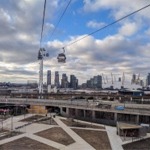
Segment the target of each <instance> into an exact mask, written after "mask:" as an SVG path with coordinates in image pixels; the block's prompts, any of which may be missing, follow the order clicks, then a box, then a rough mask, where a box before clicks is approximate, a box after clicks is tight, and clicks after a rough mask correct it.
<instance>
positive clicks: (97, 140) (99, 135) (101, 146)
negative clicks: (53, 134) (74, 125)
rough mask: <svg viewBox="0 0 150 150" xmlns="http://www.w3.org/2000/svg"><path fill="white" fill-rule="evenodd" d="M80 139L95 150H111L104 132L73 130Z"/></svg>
mask: <svg viewBox="0 0 150 150" xmlns="http://www.w3.org/2000/svg"><path fill="white" fill-rule="evenodd" d="M73 131H75V132H76V133H77V134H78V135H79V136H80V137H81V138H83V139H84V140H85V141H86V142H87V143H89V144H90V145H91V146H93V147H94V148H95V149H96V150H111V146H110V143H109V139H108V136H107V133H106V132H103V131H92V130H80V129H73Z"/></svg>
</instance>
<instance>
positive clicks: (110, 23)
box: [63, 4, 150, 48]
mask: <svg viewBox="0 0 150 150" xmlns="http://www.w3.org/2000/svg"><path fill="white" fill-rule="evenodd" d="M149 6H150V4H148V5H146V6H144V7H142V8H140V9H138V10H136V11H134V12H132V13H130V14H128V15H126V16H124V17H122V18H120V19H118V20H116V21H114V22H112V23H110V24H108V25H106V26H104V27H102V28H100V29H98V30H95V31H93V32H91V33H89V34H87V35H85V36H83V37H82V38H79V39H77V40H75V41H73V42H71V43H69V44H67V45H65V46H64V47H63V48H65V47H68V46H71V45H73V44H75V43H77V42H79V41H81V40H83V39H85V38H87V37H88V36H90V35H93V34H95V33H97V32H99V31H101V30H103V29H106V28H108V27H110V26H112V25H114V24H116V23H118V22H120V21H122V20H123V19H125V18H127V17H129V16H132V15H134V14H136V13H138V12H140V11H141V10H143V9H146V8H147V7H149Z"/></svg>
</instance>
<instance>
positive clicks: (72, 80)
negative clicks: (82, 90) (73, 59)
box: [70, 75, 78, 89]
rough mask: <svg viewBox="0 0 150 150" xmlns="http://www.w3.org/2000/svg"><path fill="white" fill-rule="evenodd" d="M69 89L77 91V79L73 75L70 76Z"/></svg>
mask: <svg viewBox="0 0 150 150" xmlns="http://www.w3.org/2000/svg"><path fill="white" fill-rule="evenodd" d="M70 88H73V89H77V88H78V79H77V78H76V76H75V75H70Z"/></svg>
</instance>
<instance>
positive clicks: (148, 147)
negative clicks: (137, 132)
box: [123, 138, 150, 150]
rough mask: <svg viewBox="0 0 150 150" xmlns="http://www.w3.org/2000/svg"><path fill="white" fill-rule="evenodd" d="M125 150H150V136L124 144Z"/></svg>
mask: <svg viewBox="0 0 150 150" xmlns="http://www.w3.org/2000/svg"><path fill="white" fill-rule="evenodd" d="M123 148H124V150H150V138H148V139H143V140H141V141H137V142H133V143H130V144H126V145H123Z"/></svg>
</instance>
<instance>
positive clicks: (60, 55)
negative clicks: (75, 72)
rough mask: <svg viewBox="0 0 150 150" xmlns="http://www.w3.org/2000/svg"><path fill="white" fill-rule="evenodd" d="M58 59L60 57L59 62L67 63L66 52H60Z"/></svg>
mask: <svg viewBox="0 0 150 150" xmlns="http://www.w3.org/2000/svg"><path fill="white" fill-rule="evenodd" d="M57 59H58V62H59V63H65V62H66V56H65V54H64V53H60V54H58V57H57Z"/></svg>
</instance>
